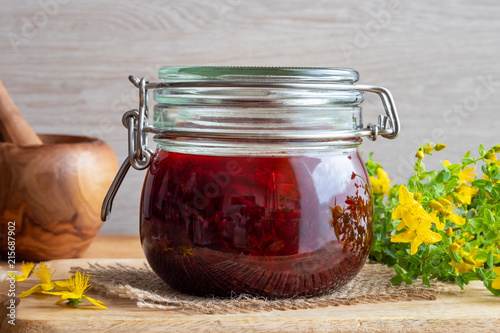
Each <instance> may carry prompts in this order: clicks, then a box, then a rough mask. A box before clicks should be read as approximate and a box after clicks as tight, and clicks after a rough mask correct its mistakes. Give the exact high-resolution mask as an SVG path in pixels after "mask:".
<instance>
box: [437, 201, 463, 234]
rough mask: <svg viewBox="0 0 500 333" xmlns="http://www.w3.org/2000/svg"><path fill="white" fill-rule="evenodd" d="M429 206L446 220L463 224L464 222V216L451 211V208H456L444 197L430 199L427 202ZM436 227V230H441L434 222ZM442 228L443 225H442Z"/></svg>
mask: <svg viewBox="0 0 500 333" xmlns="http://www.w3.org/2000/svg"><path fill="white" fill-rule="evenodd" d="M429 207H431V208H432V209H434V210H435V211H436V212H439V213H440V214H441V215H442V216H444V217H446V218H447V219H448V220H450V221H451V222H453V223H455V224H458V225H464V224H465V217H462V216H460V215H458V214H457V213H454V212H453V209H455V208H457V207H455V206H453V205H452V204H451V202H449V201H448V200H447V199H445V198H439V199H438V201H436V200H432V201H430V202H429ZM436 227H437V228H438V230H443V229H440V228H439V227H440V225H437V224H436ZM443 228H444V225H443Z"/></svg>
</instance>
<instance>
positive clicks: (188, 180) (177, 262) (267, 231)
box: [140, 151, 373, 298]
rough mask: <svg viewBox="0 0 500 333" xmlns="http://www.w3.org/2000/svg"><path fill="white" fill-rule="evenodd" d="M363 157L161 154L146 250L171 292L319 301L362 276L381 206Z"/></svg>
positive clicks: (146, 213)
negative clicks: (375, 209) (375, 207)
mask: <svg viewBox="0 0 500 333" xmlns="http://www.w3.org/2000/svg"><path fill="white" fill-rule="evenodd" d="M367 179H368V176H367V174H366V170H365V168H364V165H363V162H362V161H361V159H360V157H359V155H358V153H356V152H354V153H350V154H335V153H332V154H330V155H325V154H323V155H317V156H286V157H282V156H280V157H252V158H249V157H235V156H228V157H226V156H222V157H221V156H207V155H188V154H180V153H172V152H164V151H157V153H156V154H155V156H154V158H153V160H152V163H151V166H150V168H149V171H148V174H147V176H146V179H145V184H144V189H143V195H142V204H141V230H140V233H141V242H142V247H143V249H144V252H145V255H146V258H147V260H148V262H149V264H150V265H151V268H152V269H153V270H154V271H155V272H156V274H158V276H160V277H161V278H162V279H163V280H164V281H166V282H167V283H168V284H169V285H170V286H171V287H173V288H175V289H178V290H180V291H182V292H185V293H189V294H194V295H201V296H208V295H215V296H223V297H225V296H231V295H234V294H250V295H256V296H265V297H270V298H274V297H292V296H314V295H320V294H324V293H327V292H329V291H332V290H335V289H338V288H339V287H341V286H343V285H344V284H346V283H347V282H349V281H350V280H351V279H352V278H353V277H354V276H355V275H356V274H357V273H358V272H359V270H360V269H361V267H362V266H363V264H364V262H365V260H366V257H367V256H368V253H369V249H370V245H371V239H372V216H373V207H372V206H373V205H372V199H371V191H370V185H369V182H368V180H367Z"/></svg>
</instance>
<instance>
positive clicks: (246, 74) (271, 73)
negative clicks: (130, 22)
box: [158, 66, 359, 83]
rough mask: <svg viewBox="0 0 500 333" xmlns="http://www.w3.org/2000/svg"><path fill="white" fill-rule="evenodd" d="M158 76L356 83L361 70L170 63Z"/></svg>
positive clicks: (173, 79)
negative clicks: (181, 64) (177, 65)
mask: <svg viewBox="0 0 500 333" xmlns="http://www.w3.org/2000/svg"><path fill="white" fill-rule="evenodd" d="M158 77H159V79H160V80H163V81H164V82H192V81H241V82H268V83H270V82H275V83H278V82H281V83H293V82H295V83H298V82H301V83H305V82H309V83H320V82H321V83H335V82H337V83H354V82H356V81H358V79H359V74H358V72H356V71H355V70H353V69H349V68H334V67H331V68H329V67H252V66H247V67H239V66H180V67H170V66H168V67H162V68H160V70H159V71H158Z"/></svg>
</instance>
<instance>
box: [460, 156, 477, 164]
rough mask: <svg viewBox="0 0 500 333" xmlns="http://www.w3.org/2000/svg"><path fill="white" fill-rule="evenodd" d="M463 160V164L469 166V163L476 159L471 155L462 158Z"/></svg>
mask: <svg viewBox="0 0 500 333" xmlns="http://www.w3.org/2000/svg"><path fill="white" fill-rule="evenodd" d="M461 162H462V164H463V165H465V166H467V165H469V164H471V163H474V160H473V159H472V158H470V157H464V158H462V159H461Z"/></svg>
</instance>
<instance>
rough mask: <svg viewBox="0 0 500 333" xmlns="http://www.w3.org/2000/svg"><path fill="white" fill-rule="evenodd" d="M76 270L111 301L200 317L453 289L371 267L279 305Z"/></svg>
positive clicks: (95, 269)
mask: <svg viewBox="0 0 500 333" xmlns="http://www.w3.org/2000/svg"><path fill="white" fill-rule="evenodd" d="M89 265H90V267H86V268H80V267H72V269H71V270H72V271H73V272H74V271H75V270H82V271H86V272H89V273H90V274H91V275H92V285H93V289H94V291H96V292H97V293H99V294H101V295H104V296H106V297H118V298H125V299H130V300H131V301H134V302H136V304H137V306H138V307H140V308H153V309H162V310H190V311H193V312H195V313H205V314H223V313H237V312H248V311H272V310H297V309H311V308H317V307H326V306H339V305H353V304H358V303H378V302H399V301H411V300H421V299H425V300H435V299H436V297H437V295H438V294H440V293H443V292H454V291H452V288H450V287H449V286H447V285H445V284H443V283H438V282H434V283H432V285H431V287H430V288H428V287H426V286H424V285H422V282H421V281H418V280H417V281H415V282H414V283H413V284H412V285H410V286H408V285H405V284H401V285H399V286H392V285H391V283H390V279H391V278H392V277H393V276H394V275H395V273H394V270H393V269H392V268H389V267H386V266H383V265H381V264H371V263H370V264H366V265H365V266H364V267H363V269H362V270H361V272H360V273H359V274H358V276H356V277H355V278H354V280H352V281H351V282H350V283H348V284H347V285H345V286H344V287H343V288H341V289H340V290H337V291H334V292H332V293H330V294H328V295H323V296H318V297H310V298H305V297H297V298H287V299H278V300H268V299H264V298H258V297H252V296H248V295H239V296H235V297H232V298H226V299H221V298H204V297H197V296H191V295H186V294H183V293H180V292H178V291H176V290H174V289H172V288H170V287H169V286H168V285H167V284H166V283H165V282H163V280H161V279H160V278H159V277H158V276H156V274H155V273H154V272H153V271H152V270H151V268H150V267H149V266H148V264H147V263H146V262H144V266H143V267H140V268H137V267H131V266H127V265H122V264H115V265H113V266H107V267H104V266H102V265H99V264H97V263H96V264H91V263H89Z"/></svg>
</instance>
